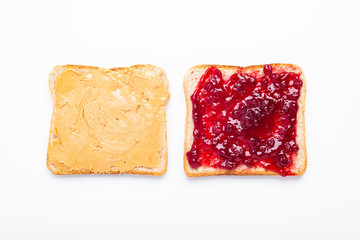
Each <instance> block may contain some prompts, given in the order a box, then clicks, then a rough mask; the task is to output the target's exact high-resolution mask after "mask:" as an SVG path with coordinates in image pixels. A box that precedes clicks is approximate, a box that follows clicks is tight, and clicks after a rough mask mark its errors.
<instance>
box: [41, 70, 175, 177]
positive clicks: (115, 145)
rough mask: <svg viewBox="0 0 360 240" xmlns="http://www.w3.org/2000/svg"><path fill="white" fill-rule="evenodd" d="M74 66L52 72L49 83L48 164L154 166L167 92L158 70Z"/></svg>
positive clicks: (64, 168) (97, 169)
mask: <svg viewBox="0 0 360 240" xmlns="http://www.w3.org/2000/svg"><path fill="white" fill-rule="evenodd" d="M74 69H76V68H74ZM74 69H72V68H71V67H69V68H66V69H65V70H64V71H62V72H61V73H60V74H58V75H57V77H56V79H55V82H54V85H53V100H54V113H53V119H52V128H53V130H52V136H50V141H49V148H48V164H49V162H50V163H51V164H53V165H52V167H54V168H56V169H57V171H58V173H60V174H62V173H74V172H79V171H84V170H89V172H91V173H110V172H111V173H114V172H117V173H125V172H127V171H130V170H133V169H136V168H138V167H144V168H154V167H158V166H159V164H160V163H161V155H164V153H161V151H165V150H164V145H165V144H166V142H165V141H166V140H164V139H165V136H166V128H165V124H166V123H165V121H166V118H165V114H166V112H165V111H166V109H165V105H166V102H167V100H168V99H169V96H170V95H169V92H168V89H167V86H165V83H164V77H162V76H163V74H164V72H163V71H162V70H161V71H155V72H154V71H152V72H151V71H145V70H139V69H137V68H136V67H131V68H123V69H113V70H110V69H102V68H90V69H86V71H80V70H78V71H77V70H74ZM50 85H51V84H50Z"/></svg>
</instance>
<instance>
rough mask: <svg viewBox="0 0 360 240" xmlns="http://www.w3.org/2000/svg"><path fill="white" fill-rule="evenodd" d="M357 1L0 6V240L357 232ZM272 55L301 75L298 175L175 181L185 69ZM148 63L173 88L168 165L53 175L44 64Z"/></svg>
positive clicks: (180, 177)
mask: <svg viewBox="0 0 360 240" xmlns="http://www.w3.org/2000/svg"><path fill="white" fill-rule="evenodd" d="M359 3H360V2H359V1H344V0H343V1H329V0H328V1H326V0H324V1H315V0H312V1H304V0H302V1H296V2H292V1H286V0H284V1H250V0H249V1H243V2H241V1H224V0H222V1H219V0H208V1H202V2H198V1H178V2H170V1H124V2H120V1H98V2H95V1H57V2H56V1H35V0H33V1H22V2H20V1H1V3H0V81H1V82H0V114H1V115H0V239H36V240H38V239H54V240H55V239H87V240H88V239H201V238H205V237H206V238H207V239H223V238H228V237H231V238H234V239H360V232H359V225H360V206H359V202H360V193H359V191H360V187H359V185H360V181H359V168H360V154H359V143H360V139H359V137H360V127H359V125H360V124H359V117H360V113H359V112H360V107H359V104H360V101H359V94H360V79H359V76H360V61H359V56H360V47H359V44H360V14H359V11H360V5H359ZM277 62H283V63H295V64H298V65H300V66H301V67H302V68H303V70H304V72H305V74H306V76H307V99H306V137H307V139H306V140H307V149H308V168H307V171H306V172H305V174H304V175H303V176H301V177H287V178H282V177H276V176H273V177H269V176H268V177H251V176H248V177H236V176H233V177H226V176H224V177H207V178H197V179H190V178H188V177H186V175H185V173H184V171H183V163H182V161H183V139H184V125H185V121H184V119H185V100H184V95H183V88H182V80H183V76H184V74H185V72H186V70H187V69H188V68H189V67H191V66H193V65H196V64H228V65H240V66H247V65H253V64H263V63H277ZM145 63H150V64H153V65H157V66H160V67H162V68H163V69H165V70H166V72H167V75H168V78H169V82H170V92H171V99H170V101H169V103H168V108H167V120H168V144H169V165H168V171H167V173H166V174H165V175H164V176H162V177H151V176H128V175H127V176H126V175H122V176H107V175H102V176H54V175H53V174H52V173H51V172H50V171H49V170H48V169H47V168H46V165H45V162H46V152H47V142H48V134H49V126H50V118H51V112H52V105H51V98H50V92H49V89H48V80H47V77H48V74H49V72H50V70H51V69H52V68H53V67H54V66H55V65H61V64H82V65H93V66H101V67H119V66H131V65H134V64H145Z"/></svg>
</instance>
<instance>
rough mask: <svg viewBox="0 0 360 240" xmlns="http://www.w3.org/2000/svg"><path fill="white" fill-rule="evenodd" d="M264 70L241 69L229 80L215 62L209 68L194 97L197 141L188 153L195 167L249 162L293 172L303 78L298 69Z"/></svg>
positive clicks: (228, 167)
mask: <svg viewBox="0 0 360 240" xmlns="http://www.w3.org/2000/svg"><path fill="white" fill-rule="evenodd" d="M263 70H264V74H262V73H259V71H253V72H251V73H250V74H244V73H243V71H242V69H241V68H239V70H238V71H237V72H236V73H235V74H233V75H232V76H230V78H229V79H223V77H222V73H221V71H220V70H219V69H217V68H216V67H213V66H212V67H209V68H208V69H207V70H206V72H205V73H204V75H203V76H202V77H201V79H200V81H199V83H198V86H197V88H196V90H195V92H194V93H193V95H192V96H191V101H192V104H193V121H194V132H193V135H194V142H193V145H192V147H191V149H190V151H189V152H187V153H186V156H187V158H188V161H189V165H190V166H191V167H192V168H199V167H200V166H204V167H212V168H218V169H226V170H233V169H235V168H237V167H238V166H239V165H246V166H248V167H256V166H260V167H263V168H265V169H266V170H269V171H272V172H276V173H278V174H280V175H282V176H287V175H292V173H291V167H292V165H293V159H294V157H295V156H296V154H297V152H298V150H299V147H298V145H297V143H296V114H297V111H298V103H297V100H298V98H299V96H300V89H301V86H302V84H303V83H302V81H301V79H300V74H295V73H294V72H285V71H277V72H276V73H273V69H272V67H271V65H265V66H264V69H263Z"/></svg>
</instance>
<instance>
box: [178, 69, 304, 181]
mask: <svg viewBox="0 0 360 240" xmlns="http://www.w3.org/2000/svg"><path fill="white" fill-rule="evenodd" d="M270 65H271V66H272V67H273V69H276V68H278V69H283V70H291V71H295V72H298V73H301V75H300V79H301V80H302V81H303V86H302V88H301V90H300V97H299V99H298V104H299V110H298V112H297V137H296V141H297V143H298V145H299V152H298V155H297V158H296V160H295V161H294V162H295V166H294V168H293V169H292V171H291V172H292V173H293V174H294V175H295V176H299V175H302V174H303V173H304V172H305V170H306V166H307V154H306V141H305V95H306V78H305V75H304V73H303V71H302V69H301V68H300V67H299V66H297V65H295V64H284V63H275V64H270ZM210 66H215V67H216V68H218V69H219V70H220V71H221V72H222V73H223V76H225V78H228V77H230V75H232V74H233V73H235V72H236V71H237V70H239V69H242V71H245V72H246V71H254V70H258V71H260V72H261V73H262V71H263V67H264V65H253V66H248V67H240V66H229V65H196V66H193V67H191V68H190V69H189V70H188V71H187V73H186V75H185V77H184V81H183V86H184V93H185V101H186V118H185V122H186V123H185V140H184V157H183V159H184V170H185V174H186V175H187V176H188V177H203V176H216V175H279V174H277V173H275V172H272V171H267V170H266V169H264V168H262V167H255V168H254V167H252V168H249V167H247V166H243V165H240V166H238V167H237V168H236V169H234V170H224V169H215V168H211V167H207V168H204V167H199V168H198V169H193V168H192V167H191V166H190V165H189V163H188V159H187V156H186V153H187V152H188V151H189V150H190V149H191V146H192V143H193V129H194V123H193V119H192V102H191V99H190V96H191V95H192V94H193V92H194V91H195V89H196V87H197V84H198V82H199V80H200V78H201V76H202V75H203V74H204V72H205V71H206V69H208V68H209V67H210Z"/></svg>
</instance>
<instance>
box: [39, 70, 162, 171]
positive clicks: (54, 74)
mask: <svg viewBox="0 0 360 240" xmlns="http://www.w3.org/2000/svg"><path fill="white" fill-rule="evenodd" d="M67 69H73V70H76V71H79V72H82V73H86V71H87V70H94V69H99V67H95V66H84V65H70V64H69V65H60V66H55V67H54V68H53V70H52V71H51V72H50V74H49V88H50V92H51V98H52V103H53V113H52V118H51V125H50V134H49V143H48V146H50V144H51V138H52V137H53V136H55V135H56V131H55V125H54V119H55V110H56V102H55V80H56V78H57V76H58V75H59V74H60V73H62V72H63V71H65V70H67ZM123 69H140V70H143V71H159V72H160V75H161V77H162V79H163V80H164V85H165V87H166V89H169V81H168V78H167V76H166V73H165V71H164V70H163V69H162V68H160V67H157V66H153V65H150V64H147V65H142V64H140V65H134V66H131V67H115V68H110V70H112V71H119V70H123ZM163 108H165V109H164V111H165V117H164V121H163V125H162V129H161V131H162V132H163V134H164V137H163V144H162V149H161V150H160V151H161V153H162V155H161V164H160V166H159V167H157V168H147V167H136V168H134V169H132V170H130V171H126V172H122V171H116V170H112V169H109V171H107V172H101V173H97V172H93V171H91V169H81V170H71V171H60V170H59V169H57V168H56V167H55V165H54V164H53V163H52V162H51V159H49V154H47V161H46V166H47V168H48V169H49V170H50V171H51V172H52V173H53V174H55V175H77V174H137V175H153V176H160V175H163V174H165V173H166V171H167V165H168V145H167V130H166V105H164V106H163Z"/></svg>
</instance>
